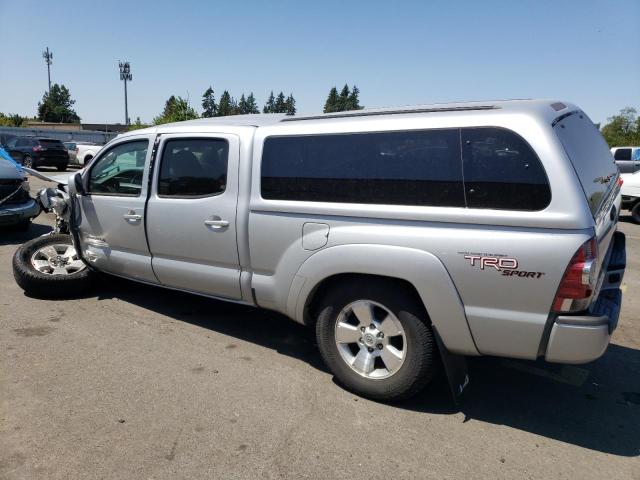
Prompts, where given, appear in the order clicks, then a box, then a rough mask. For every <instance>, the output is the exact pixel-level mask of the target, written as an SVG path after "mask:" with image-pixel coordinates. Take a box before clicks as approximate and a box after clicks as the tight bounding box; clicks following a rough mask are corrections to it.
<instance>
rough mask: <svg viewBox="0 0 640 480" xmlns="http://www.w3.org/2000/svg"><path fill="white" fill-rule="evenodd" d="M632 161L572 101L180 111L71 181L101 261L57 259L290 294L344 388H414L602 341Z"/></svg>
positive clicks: (577, 356) (159, 280)
mask: <svg viewBox="0 0 640 480" xmlns="http://www.w3.org/2000/svg"><path fill="white" fill-rule="evenodd" d="M618 177H619V174H618V171H617V168H616V166H615V164H614V162H613V158H612V155H611V153H610V151H609V148H608V147H607V145H606V143H605V141H604V140H603V138H602V136H601V135H600V133H599V131H598V129H597V128H596V126H594V124H593V123H592V122H591V120H590V119H589V118H588V117H587V115H586V114H585V113H584V112H582V111H581V110H580V109H579V108H578V107H576V106H575V105H571V104H569V103H564V102H557V101H541V100H539V101H533V100H531V101H501V102H486V103H462V104H441V105H431V106H420V107H412V108H405V109H400V110H361V111H356V112H345V113H340V114H325V115H317V116H302V117H288V116H281V115H249V116H234V117H225V118H216V119H199V120H193V121H187V122H181V123H175V124H169V125H161V126H157V127H152V128H148V129H145V130H137V131H134V132H129V133H125V134H123V135H120V136H119V137H117V138H116V139H114V140H112V141H111V142H110V143H109V144H107V145H106V146H105V147H103V149H102V150H100V152H99V153H98V154H97V155H96V158H95V159H94V160H93V162H92V163H91V165H90V166H89V167H88V168H87V169H85V171H83V172H80V173H79V174H76V176H75V177H73V178H72V179H71V180H72V181H70V186H69V187H70V194H71V196H72V198H75V203H74V204H75V207H74V208H75V209H76V213H75V214H74V215H71V217H72V218H74V219H75V221H74V222H73V223H72V225H71V231H72V233H73V237H74V243H75V246H76V249H75V250H77V252H78V255H79V257H80V259H81V260H82V261H83V262H84V265H85V266H86V268H85V270H84V273H82V272H80V273H78V271H67V272H66V273H64V269H63V268H58V269H57V270H55V269H53V268H49V267H47V266H46V265H45V264H44V263H41V264H40V265H41V266H43V265H44V267H43V268H44V270H46V271H42V272H40V273H41V274H42V275H43V276H45V277H46V275H57V273H56V271H57V272H59V274H60V275H65V274H66V275H68V276H69V277H71V278H73V276H74V275H80V274H83V275H86V273H87V271H93V270H95V271H100V272H105V273H109V274H113V275H117V276H121V277H126V278H129V279H132V280H136V281H139V282H142V283H147V284H152V285H158V286H160V287H165V288H171V289H177V290H183V291H188V292H193V293H196V294H199V295H205V296H209V297H213V298H219V299H223V300H228V301H232V302H238V303H243V304H248V305H253V306H257V307H263V308H268V309H272V310H277V311H279V312H282V313H283V314H285V315H287V316H288V317H290V318H291V319H293V320H295V321H296V322H300V323H302V324H305V325H308V326H310V327H313V328H315V331H316V333H317V341H318V345H319V348H320V352H321V354H322V357H323V359H324V361H325V362H326V364H327V366H328V368H329V369H330V370H331V371H332V372H333V374H334V375H335V376H336V377H337V379H338V380H339V381H340V383H341V384H342V385H344V386H346V387H347V388H349V389H351V390H352V391H355V392H357V393H358V394H361V395H363V396H367V397H370V398H374V399H380V400H395V399H399V398H405V397H408V396H410V395H412V394H414V393H416V392H417V391H418V390H420V389H421V388H422V387H423V386H424V385H426V384H427V383H428V382H429V380H430V379H431V378H433V376H434V375H435V374H436V372H437V370H438V368H440V365H444V366H445V368H446V370H447V374H448V375H449V378H450V379H451V378H453V377H455V375H454V374H455V368H454V367H452V365H453V363H454V362H452V359H459V358H462V357H465V356H478V355H497V356H502V357H512V358H521V359H530V360H535V359H538V358H543V359H546V360H547V361H549V362H559V363H583V362H589V361H592V360H594V359H596V358H598V357H599V356H601V355H602V354H603V352H604V351H605V349H606V348H607V345H608V343H609V339H610V336H611V333H612V332H613V330H614V329H615V328H616V323H617V319H618V315H619V310H620V304H621V291H620V288H619V287H620V284H621V281H622V276H623V273H624V269H625V263H626V262H625V243H624V235H623V234H622V233H620V232H617V231H616V224H617V219H618V212H619V209H620V202H621V196H620V185H619V182H618ZM57 241H58V242H59V241H60V239H59V238H58V239H57ZM24 261H25V262H28V259H27V258H26V257H25V260H24ZM21 285H22V286H23V287H24V288H27V289H29V282H26V281H23V282H22V283H21ZM438 355H440V356H441V357H442V358H443V360H444V362H442V363H441V362H440V361H438V358H437V357H438ZM467 381H468V379H467V378H466V376H463V378H462V379H459V382H458V384H457V386H456V389H457V390H459V391H461V390H462V389H464V387H465V385H466V383H467Z"/></svg>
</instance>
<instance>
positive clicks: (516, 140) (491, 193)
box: [461, 127, 551, 211]
mask: <svg viewBox="0 0 640 480" xmlns="http://www.w3.org/2000/svg"><path fill="white" fill-rule="evenodd" d="M461 140H462V164H463V170H464V183H465V195H466V199H467V207H469V208H490V209H498V210H528V211H535V210H542V209H544V208H545V207H546V206H547V205H549V202H550V201H551V189H550V188H549V181H548V179H547V175H546V173H545V171H544V168H543V166H542V164H541V163H540V160H539V159H538V156H537V155H536V154H535V152H534V151H533V150H532V148H531V147H530V146H529V144H527V143H526V142H525V141H524V140H523V139H522V138H521V137H520V136H518V135H516V134H515V133H514V132H511V131H509V130H505V129H502V128H489V127H486V128H463V129H462V134H461Z"/></svg>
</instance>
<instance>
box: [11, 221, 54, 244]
mask: <svg viewBox="0 0 640 480" xmlns="http://www.w3.org/2000/svg"><path fill="white" fill-rule="evenodd" d="M51 230H52V228H51V227H50V226H49V225H42V224H39V223H32V224H31V225H30V226H29V229H28V230H27V231H26V232H21V231H18V230H17V229H16V228H14V227H0V245H12V244H13V245H15V246H16V248H17V247H18V245H22V244H23V243H24V242H28V241H29V240H32V239H34V238H36V237H39V236H40V235H44V234H45V233H48V232H50V231H51Z"/></svg>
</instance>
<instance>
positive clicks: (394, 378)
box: [316, 280, 437, 401]
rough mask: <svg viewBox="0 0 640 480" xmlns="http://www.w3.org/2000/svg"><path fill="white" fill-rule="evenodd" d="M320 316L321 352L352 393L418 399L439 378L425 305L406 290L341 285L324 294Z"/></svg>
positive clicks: (379, 283) (380, 283)
mask: <svg viewBox="0 0 640 480" xmlns="http://www.w3.org/2000/svg"><path fill="white" fill-rule="evenodd" d="M356 311H357V312H358V314H357V315H356ZM317 312H319V314H318V319H317V323H316V337H317V341H318V346H319V348H320V353H321V355H322V358H323V360H324V362H325V364H326V365H327V367H328V368H329V370H331V372H332V373H333V374H334V375H335V377H336V379H337V380H338V381H339V382H340V383H341V384H342V385H344V386H345V387H346V388H347V389H348V390H350V391H352V392H354V393H356V394H358V395H361V396H363V397H367V398H371V399H373V400H380V401H395V400H401V399H404V398H408V397H411V396H413V395H415V394H416V393H418V392H419V391H420V390H422V388H424V387H425V386H426V385H427V383H429V381H430V380H431V379H432V378H433V377H434V375H435V373H436V370H437V367H436V365H437V363H436V362H437V359H436V355H437V349H436V346H435V338H434V334H433V331H432V329H431V327H430V326H429V323H430V322H429V320H428V318H427V315H426V312H425V311H424V308H423V306H422V304H421V303H420V302H419V301H418V300H417V299H416V298H414V295H412V292H410V291H408V290H407V289H406V288H402V287H401V286H399V285H397V284H396V283H395V282H392V281H385V280H373V281H372V280H366V281H364V282H358V283H341V284H338V285H335V286H334V287H332V288H331V289H330V290H329V291H328V292H327V293H326V294H325V296H324V298H323V299H322V300H321V303H320V305H319V308H318V309H317ZM385 325H386V326H385ZM363 329H364V330H363Z"/></svg>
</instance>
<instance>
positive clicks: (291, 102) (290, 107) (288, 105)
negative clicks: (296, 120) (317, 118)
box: [284, 93, 296, 115]
mask: <svg viewBox="0 0 640 480" xmlns="http://www.w3.org/2000/svg"><path fill="white" fill-rule="evenodd" d="M284 103H285V113H286V114H287V115H295V114H296V99H295V98H293V94H292V93H290V94H289V96H288V97H287V100H286V101H285V102H284Z"/></svg>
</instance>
